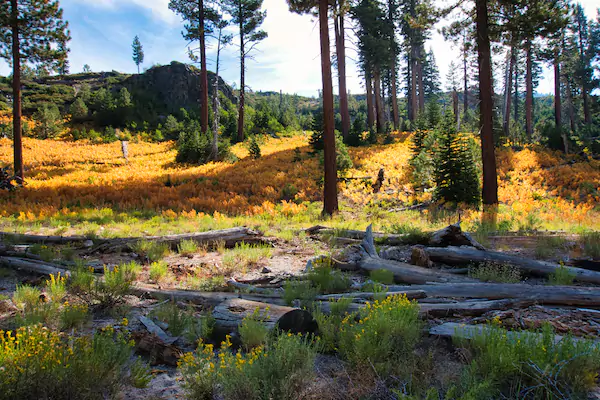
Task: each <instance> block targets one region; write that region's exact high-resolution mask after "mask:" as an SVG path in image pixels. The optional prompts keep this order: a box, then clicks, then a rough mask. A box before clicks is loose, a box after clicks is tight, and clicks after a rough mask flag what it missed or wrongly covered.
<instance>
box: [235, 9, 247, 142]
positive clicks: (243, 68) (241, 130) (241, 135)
mask: <svg viewBox="0 0 600 400" xmlns="http://www.w3.org/2000/svg"><path fill="white" fill-rule="evenodd" d="M239 13H240V15H243V13H242V3H241V2H240V10H239ZM243 22H244V21H243V18H240V105H239V111H238V113H239V114H238V132H237V140H238V142H243V141H244V103H245V100H246V95H245V90H246V88H245V86H244V85H245V75H246V74H245V72H246V54H245V49H244V34H243V33H242V32H243V29H244V23H243Z"/></svg>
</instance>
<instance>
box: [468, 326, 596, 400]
mask: <svg viewBox="0 0 600 400" xmlns="http://www.w3.org/2000/svg"><path fill="white" fill-rule="evenodd" d="M458 343H459V344H460V345H461V346H463V347H467V348H470V349H472V351H473V352H474V357H473V361H472V362H471V364H470V366H469V368H468V372H469V378H470V379H468V380H469V381H470V382H471V386H473V387H478V386H479V387H480V389H481V385H482V384H483V387H484V388H486V389H487V390H486V391H485V397H477V398H527V399H567V398H568V399H572V398H585V394H586V393H587V392H588V391H589V390H590V389H592V388H593V387H595V386H596V377H597V371H598V370H599V369H600V349H599V348H598V346H597V345H596V344H595V343H593V342H591V341H586V340H575V339H573V338H572V337H569V336H567V337H565V338H563V339H562V340H560V341H557V340H556V338H555V332H554V331H553V330H552V328H551V327H550V325H545V326H544V327H543V329H542V331H541V333H540V334H533V333H529V332H515V333H511V332H507V331H506V330H504V329H501V328H495V327H491V328H490V329H486V330H484V331H482V333H480V334H477V335H475V336H474V337H473V338H472V339H471V340H470V341H468V342H466V341H464V340H460V339H459V340H458Z"/></svg>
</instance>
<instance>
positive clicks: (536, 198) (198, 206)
mask: <svg viewBox="0 0 600 400" xmlns="http://www.w3.org/2000/svg"><path fill="white" fill-rule="evenodd" d="M409 139H410V136H409V135H408V134H401V133H399V134H396V135H395V141H394V143H393V144H391V145H385V146H384V145H374V146H368V147H360V148H350V155H351V157H352V159H353V162H354V167H353V168H352V169H351V170H350V171H348V173H347V174H346V178H356V179H346V180H345V181H342V182H341V183H340V199H341V212H340V213H339V214H338V215H336V216H335V217H333V218H329V219H323V218H321V217H320V211H321V209H320V207H321V205H320V203H319V201H318V200H319V199H320V195H321V193H320V191H321V189H320V186H319V179H318V177H319V176H320V174H319V170H320V167H319V160H318V157H315V156H312V155H311V154H310V153H309V147H308V139H307V137H306V136H304V135H296V136H293V137H289V138H287V137H286V138H281V139H271V138H269V139H265V141H264V142H263V144H262V145H261V150H262V157H261V158H259V159H257V160H254V159H251V158H249V157H248V154H247V151H246V149H245V148H244V147H243V146H241V145H237V146H234V149H233V150H234V152H235V153H236V155H238V157H240V159H241V160H240V161H238V162H237V163H235V164H225V163H210V164H207V165H204V166H178V165H176V164H175V163H174V157H175V150H174V148H173V143H158V144H152V143H144V142H139V143H135V142H132V143H130V145H129V154H130V156H129V160H127V161H125V160H123V158H122V157H121V154H120V145H119V144H118V143H112V144H91V143H86V142H62V141H51V140H47V141H39V140H34V139H26V140H25V143H24V145H25V154H24V157H25V160H27V163H26V175H27V176H28V179H27V185H26V186H25V187H24V188H23V189H20V190H18V191H16V192H13V193H0V216H1V219H0V231H4V232H11V233H17V234H34V235H57V236H73V235H84V236H85V237H86V238H88V239H90V240H91V241H92V244H91V246H97V245H98V244H99V243H101V242H102V241H106V240H110V239H115V238H128V237H132V238H136V240H134V241H131V242H130V243H129V244H128V245H127V246H125V247H122V248H120V249H119V250H117V251H107V252H104V251H92V250H93V249H94V248H93V247H92V248H91V249H90V244H85V243H84V245H82V243H81V242H76V243H66V244H60V245H53V244H49V243H43V241H42V242H40V243H37V244H31V243H29V244H28V243H25V242H23V243H21V242H19V239H18V237H16V238H15V237H13V238H12V239H9V237H8V236H6V237H3V238H2V241H1V242H0V247H1V246H2V245H5V246H7V247H8V246H10V247H11V249H12V250H11V251H13V250H14V251H15V252H17V253H18V252H21V253H23V252H24V254H25V257H33V259H38V260H40V262H44V263H50V264H52V265H56V266H59V267H61V268H66V269H69V268H70V267H71V266H72V263H73V260H82V262H83V263H85V264H86V265H88V266H91V267H95V268H96V269H101V267H106V268H108V270H111V269H112V268H114V267H116V266H121V265H124V264H127V263H129V262H136V263H138V264H140V265H141V269H140V270H139V271H138V272H137V273H136V281H135V282H132V284H133V285H134V286H135V285H142V287H143V288H152V289H155V290H160V291H168V290H188V291H194V292H202V293H206V292H230V293H234V292H237V291H240V293H247V291H246V290H243V289H242V290H240V289H239V288H238V289H236V288H234V287H232V286H231V284H228V282H229V281H230V280H231V279H234V280H235V281H236V282H238V283H241V284H246V285H251V287H252V288H258V289H266V290H272V291H273V293H283V292H282V289H281V288H282V287H283V286H285V284H286V282H289V281H295V280H299V279H300V280H301V279H305V277H306V265H307V262H308V261H309V260H314V259H315V258H316V257H319V256H327V257H334V259H335V258H336V257H338V256H339V254H341V253H342V252H343V250H344V249H345V248H347V247H348V246H351V245H356V244H358V243H359V242H360V241H358V242H357V241H355V240H353V239H348V238H344V237H343V235H339V233H340V232H343V231H344V230H346V229H357V230H359V231H364V230H365V228H366V227H367V225H369V224H373V228H374V230H376V231H379V232H383V233H384V234H386V235H394V234H408V235H411V234H412V235H421V234H424V233H430V232H433V231H435V230H437V229H441V228H443V227H445V226H447V225H449V224H453V223H456V222H457V221H458V220H460V222H461V226H462V228H463V230H464V231H468V232H471V233H472V234H473V236H474V237H475V238H476V239H477V240H478V241H480V242H481V243H482V244H483V245H484V246H486V248H487V249H488V250H490V251H498V252H501V253H505V254H511V255H515V256H518V257H520V258H527V259H536V260H544V261H548V262H551V263H553V264H556V265H558V264H569V263H571V262H572V261H573V260H583V261H585V262H590V263H593V265H594V266H595V267H594V268H597V264H598V257H600V256H599V255H598V254H597V253H598V252H599V251H600V250H599V249H600V243H599V242H600V240H599V239H598V238H597V237H595V236H593V237H594V238H595V239H593V240H588V239H586V238H588V237H589V234H590V232H593V231H598V230H600V209H599V208H598V204H600V161H597V160H591V159H587V158H582V157H580V156H569V157H565V156H564V155H561V154H560V153H558V152H552V151H548V150H542V149H539V148H535V147H533V148H525V149H521V150H513V149H510V148H503V149H500V150H499V154H498V160H499V180H500V191H499V194H500V200H501V204H500V206H499V208H498V209H497V210H493V212H490V211H489V210H486V212H483V211H462V212H460V213H457V212H450V211H447V210H444V209H443V208H442V207H439V206H437V205H435V204H429V202H430V200H431V198H430V193H415V192H414V191H413V190H412V188H411V186H410V176H409V166H408V160H409V158H410V140H409ZM0 144H1V147H0V164H1V163H8V162H9V161H10V155H11V147H10V143H9V142H8V141H3V140H0ZM380 168H383V169H384V171H385V181H384V184H383V187H382V190H381V192H380V193H372V190H371V184H372V183H373V181H374V180H375V178H376V176H377V173H378V171H379V169H380ZM415 204H426V205H425V206H424V207H420V208H419V209H415V210H403V209H404V208H407V207H410V206H413V205H415ZM398 210H400V211H398ZM491 220H495V224H491V223H490V222H489V221H491ZM315 225H326V226H328V227H331V228H333V229H334V231H333V234H331V233H330V234H324V235H312V234H310V233H308V232H307V231H306V230H305V229H306V228H309V227H311V226H315ZM241 226H246V227H249V228H251V229H252V230H255V231H257V232H259V233H260V238H261V241H262V243H259V244H252V245H244V244H241V243H242V242H243V240H242V241H240V243H237V244H236V243H234V244H233V245H229V244H228V245H227V246H226V245H225V243H224V242H218V241H215V242H212V243H210V244H208V245H206V244H202V243H200V244H199V245H194V244H192V243H187V245H189V246H190V248H188V249H187V250H186V249H185V248H182V247H184V246H183V244H182V243H181V242H180V243H179V246H177V245H174V246H173V245H171V246H167V247H164V246H162V247H161V246H154V245H152V244H148V243H152V242H151V241H146V240H145V239H144V237H148V236H153V235H156V236H164V235H169V234H182V233H192V232H204V231H210V230H218V229H227V228H233V227H241ZM340 238H341V239H340ZM263 239H264V240H263ZM396 247H397V248H396V250H395V251H396V258H395V260H396V261H400V262H405V263H410V262H411V251H412V244H405V245H400V246H396ZM377 249H378V250H379V251H381V250H383V249H385V246H384V245H382V244H378V246H377ZM0 250H1V249H0ZM0 252H1V251H0ZM13 255H14V254H13ZM442 264H444V263H436V268H435V270H440V268H441V270H442V271H445V268H446V266H445V265H442ZM464 267H467V268H468V269H469V271H468V276H472V275H471V273H472V272H473V271H472V270H473V268H474V267H473V266H471V265H470V264H469V265H465V266H464ZM503 268H504V267H501V268H500V270H493V271H491V273H490V274H491V275H492V276H491V277H490V276H487V277H486V279H483V280H488V279H489V280H492V281H494V280H497V281H500V282H502V281H503V280H505V279H509V280H510V279H512V278H511V277H508V278H507V277H506V276H505V275H506V273H508V274H511V273H513V272H514V270H512V269H511V270H505V269H503ZM157 271H163V272H157ZM507 271H508V272H507ZM367 275H368V274H367ZM488 275H489V274H488ZM350 276H351V280H352V285H354V286H357V285H358V286H360V285H361V284H364V283H365V281H368V277H365V274H364V273H352V274H351V275H350ZM546 278H547V277H546ZM546 278H543V279H542V278H540V277H536V276H529V274H525V273H521V272H519V273H518V274H517V278H516V280H513V281H512V283H515V282H521V283H528V284H531V285H535V286H537V285H545V284H547V283H548V280H547V279H546ZM44 279H45V278H40V275H39V274H30V273H27V272H20V273H16V272H15V271H14V270H13V269H11V268H6V267H5V268H0V296H2V297H1V299H0V304H1V305H2V307H4V308H2V309H0V314H2V315H0V324H2V325H3V326H8V327H10V324H11V323H12V322H11V321H12V319H11V318H13V317H14V316H15V315H16V314H18V313H19V311H18V310H17V309H16V308H15V307H14V306H12V305H9V303H10V300H6V299H10V298H11V297H13V295H14V291H15V289H16V288H17V286H18V285H22V284H32V285H37V286H40V287H41V288H43V285H44ZM567 281H569V277H567ZM566 284H570V285H573V286H575V287H584V286H583V285H585V287H586V288H587V287H589V288H595V287H596V286H598V285H597V284H594V283H589V282H586V283H581V282H577V281H575V282H573V279H572V278H571V282H567V283H566ZM354 286H353V287H354ZM599 290H600V289H599ZM42 291H44V289H42ZM68 299H69V300H70V301H77V300H76V298H75V297H73V296H71V295H68ZM452 301H455V300H452ZM162 304H163V302H161V301H159V300H154V299H152V298H150V297H147V296H146V295H144V294H136V295H131V294H129V295H126V296H124V297H123V303H122V304H121V306H119V307H117V308H115V309H114V310H112V311H111V312H110V313H108V314H106V313H99V314H93V315H92V316H91V319H90V321H89V322H87V323H86V325H85V327H84V328H83V329H82V331H81V333H84V332H92V331H94V330H96V329H98V328H100V327H103V326H107V325H110V324H114V325H116V326H118V325H119V321H120V320H121V319H122V318H123V317H126V318H127V319H128V320H129V321H130V322H129V325H128V327H127V329H128V330H130V331H132V332H146V328H145V327H144V325H143V324H142V323H141V322H140V320H139V316H151V317H152V318H154V320H155V321H156V322H160V318H159V317H156V315H155V314H153V310H154V311H155V310H156V309H157V307H161V305H162ZM179 305H180V306H181V307H182V308H185V307H186V306H185V305H183V304H182V303H180V304H179ZM598 306H599V307H600V303H599V304H598ZM194 307H195V308H194V309H193V310H192V311H191V312H192V313H193V314H198V313H200V312H202V311H203V310H204V309H206V308H207V307H208V308H210V307H209V306H208V305H198V304H196V305H195V306H194ZM590 308H595V307H585V308H583V307H579V308H577V307H576V305H575V306H574V307H554V306H544V305H543V304H535V305H531V306H527V307H525V308H516V309H512V310H511V309H503V310H492V311H489V312H482V313H480V314H478V315H475V316H474V315H469V316H466V315H463V314H461V313H460V312H457V313H449V314H448V315H445V316H443V317H439V316H435V317H431V318H428V319H427V321H426V327H432V326H437V325H440V324H442V323H444V322H461V323H470V324H475V323H483V322H485V321H489V320H492V319H494V318H497V319H498V320H500V321H501V322H502V324H503V326H504V327H506V328H508V329H515V328H536V327H538V328H539V326H540V323H541V322H540V321H544V320H545V321H549V322H550V323H551V324H552V326H553V327H554V329H555V330H556V331H557V332H558V333H562V334H565V333H570V334H573V335H575V336H581V337H583V336H585V337H588V338H590V337H591V338H598V337H600V312H598V311H594V310H591V311H590ZM596 313H597V314H596ZM0 328H1V326H0ZM165 329H166V330H167V332H169V330H168V329H167V328H165ZM169 334H170V333H169ZM173 336H177V335H173ZM175 344H176V345H178V346H179V347H180V348H181V350H182V351H191V350H193V346H192V345H191V344H190V343H188V342H185V341H183V340H180V341H179V342H175ZM422 346H424V349H425V350H423V349H422V351H429V352H430V354H432V355H431V357H433V361H432V365H434V366H435V369H436V371H437V372H435V374H436V375H437V376H436V378H435V380H436V383H435V385H437V386H438V387H444V385H447V384H448V382H452V381H453V380H456V379H457V375H456V373H449V372H448V371H458V370H459V369H460V368H458V367H457V366H458V365H463V364H464V361H465V360H464V359H463V358H464V357H463V355H461V354H460V351H457V349H455V348H454V347H452V346H448V345H447V342H445V341H444V339H439V338H435V337H434V336H432V337H430V338H425V339H424V343H422ZM458 350H460V349H458ZM140 354H144V356H145V357H146V358H147V359H148V360H150V361H152V362H153V363H155V364H156V365H154V366H153V367H152V371H151V372H152V376H153V379H152V381H151V382H150V384H149V386H148V387H147V388H143V389H138V388H134V387H133V386H131V385H130V384H127V385H126V386H125V387H124V389H123V391H122V392H121V394H120V396H121V398H123V399H125V398H133V399H146V398H155V399H158V398H165V399H167V398H177V397H183V395H184V394H183V391H182V387H181V374H180V373H179V372H178V371H177V369H176V368H175V366H174V365H170V366H165V365H164V363H162V362H160V360H157V359H156V357H155V356H156V354H150V355H148V354H147V352H146V353H144V351H140ZM345 368H346V365H345V364H344V363H343V362H342V361H341V360H340V358H338V357H335V356H332V355H319V356H318V358H317V364H316V370H317V376H318V379H316V380H315V381H314V382H313V383H312V384H311V387H310V388H308V389H307V391H306V393H305V397H303V398H314V399H317V398H325V397H319V396H321V395H322V394H323V393H327V395H328V396H329V397H327V398H331V399H335V398H348V397H344V395H339V394H338V395H337V396H338V397H335V396H336V395H335V393H336V392H340V391H341V392H342V393H344V390H349V388H350V387H351V386H352V385H358V386H360V385H359V384H358V383H357V382H353V381H350V382H345V383H343V384H341V385H342V386H339V385H340V382H339V379H337V380H336V379H334V378H335V377H337V378H339V377H341V376H344V374H346V370H345ZM355 389H356V388H355ZM356 390H357V393H356V398H359V397H360V395H361V394H360V393H359V392H360V390H358V389H356ZM388 395H389V396H388ZM388 395H386V396H388V397H385V396H382V397H376V396H375V395H373V396H375V397H371V398H382V399H383V398H390V399H392V398H396V397H392V395H391V394H389V393H388Z"/></svg>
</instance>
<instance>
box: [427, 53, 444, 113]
mask: <svg viewBox="0 0 600 400" xmlns="http://www.w3.org/2000/svg"><path fill="white" fill-rule="evenodd" d="M441 88H442V84H441V83H440V70H439V69H438V66H437V63H436V62H435V55H434V54H433V49H430V50H429V52H428V53H427V56H426V58H425V62H424V63H423V92H424V94H425V100H427V101H431V100H435V99H437V97H438V95H439V94H440V93H441V91H442V89H441Z"/></svg>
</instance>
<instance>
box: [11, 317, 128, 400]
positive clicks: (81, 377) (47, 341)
mask: <svg viewBox="0 0 600 400" xmlns="http://www.w3.org/2000/svg"><path fill="white" fill-rule="evenodd" d="M0 348H1V349H2V351H0V365H2V374H1V376H0V378H1V379H0V399H7V400H8V399H56V400H61V399H73V398H77V399H104V398H107V397H112V396H113V395H114V394H115V393H116V390H117V388H118V386H119V383H120V381H121V379H122V376H123V375H124V373H123V372H124V371H123V367H124V365H125V364H126V362H127V360H128V359H129V357H130V356H131V348H132V343H130V341H129V339H128V337H127V336H126V335H125V334H123V333H121V332H115V330H114V329H113V328H112V327H108V328H105V329H103V330H101V331H98V332H96V333H95V334H94V335H93V336H92V337H89V336H83V337H77V338H72V337H71V338H69V337H65V336H64V335H62V334H60V333H57V332H55V331H52V330H49V329H47V328H45V327H42V326H40V325H35V326H30V327H24V328H19V329H18V330H17V331H16V332H15V333H11V332H0Z"/></svg>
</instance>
